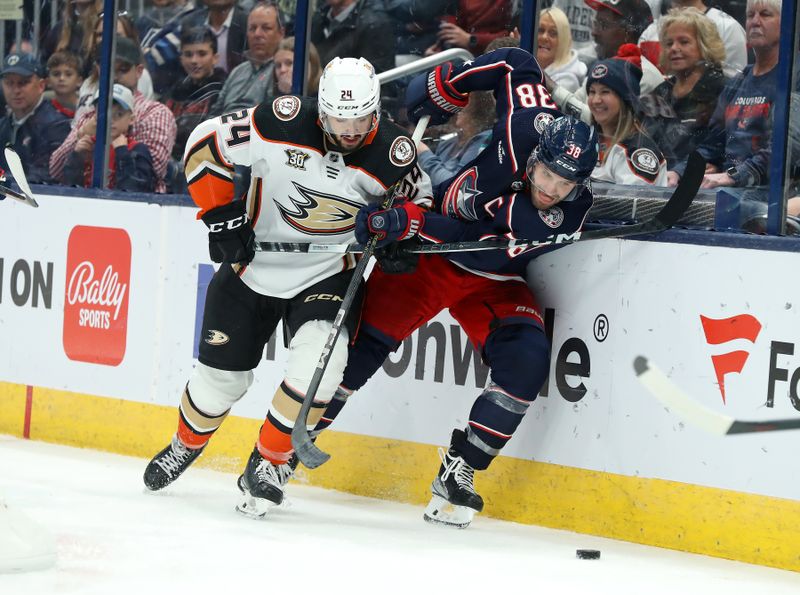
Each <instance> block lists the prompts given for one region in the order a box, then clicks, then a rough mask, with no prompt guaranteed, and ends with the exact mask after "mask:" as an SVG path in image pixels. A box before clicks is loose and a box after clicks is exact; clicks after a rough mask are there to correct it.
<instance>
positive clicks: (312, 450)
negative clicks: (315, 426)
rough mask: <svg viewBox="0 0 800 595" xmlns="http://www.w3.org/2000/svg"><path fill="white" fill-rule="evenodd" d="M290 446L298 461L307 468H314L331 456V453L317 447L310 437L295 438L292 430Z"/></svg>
mask: <svg viewBox="0 0 800 595" xmlns="http://www.w3.org/2000/svg"><path fill="white" fill-rule="evenodd" d="M306 435H308V434H306ZM292 447H293V448H294V452H295V454H296V455H297V458H298V459H300V462H301V463H303V465H305V466H306V467H308V468H309V469H316V468H317V467H319V466H320V465H324V464H325V463H326V462H328V459H330V458H331V455H329V454H328V453H326V452H324V451H322V450H320V449H319V448H317V446H316V445H315V444H314V443H313V442H311V439H310V438H309V439H308V440H302V439H300V440H295V434H294V432H292Z"/></svg>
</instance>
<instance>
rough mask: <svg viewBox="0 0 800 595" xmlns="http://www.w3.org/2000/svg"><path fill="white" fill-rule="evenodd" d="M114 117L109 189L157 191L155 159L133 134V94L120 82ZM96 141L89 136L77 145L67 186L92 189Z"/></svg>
mask: <svg viewBox="0 0 800 595" xmlns="http://www.w3.org/2000/svg"><path fill="white" fill-rule="evenodd" d="M111 114H112V119H111V134H110V138H111V148H112V150H111V153H110V157H109V160H108V164H107V167H108V170H109V176H108V187H109V188H115V189H117V190H126V191H129V192H153V191H154V190H155V187H156V173H155V171H154V169H153V156H152V155H151V154H150V150H149V149H148V148H147V146H146V145H144V144H142V143H139V142H136V139H134V138H133V136H132V135H131V126H132V125H133V118H134V114H133V93H132V92H131V90H130V89H128V88H127V87H124V86H123V85H121V84H119V83H117V84H115V85H114V96H113V104H112V106H111ZM95 142H96V138H95V136H94V135H88V134H87V135H84V136H82V137H81V138H80V139H78V141H77V142H76V143H75V148H74V149H73V150H72V153H70V154H69V157H67V163H66V166H65V167H64V182H65V183H66V184H70V185H72V186H83V187H86V188H88V187H90V186H91V184H92V173H93V169H94V164H93V162H92V153H93V151H94V145H95Z"/></svg>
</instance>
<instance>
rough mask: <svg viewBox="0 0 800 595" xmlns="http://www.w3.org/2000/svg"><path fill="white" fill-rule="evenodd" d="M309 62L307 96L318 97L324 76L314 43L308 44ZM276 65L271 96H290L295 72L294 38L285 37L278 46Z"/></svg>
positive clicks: (274, 59) (275, 58)
mask: <svg viewBox="0 0 800 595" xmlns="http://www.w3.org/2000/svg"><path fill="white" fill-rule="evenodd" d="M307 57H308V62H307V64H306V81H308V84H307V85H306V90H305V95H307V96H309V97H316V96H317V91H318V90H319V79H320V76H322V65H321V64H320V59H319V52H317V48H316V47H315V46H314V44H313V43H311V42H309V44H308V56H307ZM272 60H273V62H274V63H275V70H274V71H273V72H274V75H273V76H274V81H273V85H272V92H271V93H270V95H272V96H278V95H289V94H291V92H292V74H293V72H294V68H293V66H294V37H284V38H283V39H281V41H280V43H279V44H278V49H277V50H275V56H274V57H273V59H272Z"/></svg>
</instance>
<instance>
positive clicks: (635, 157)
mask: <svg viewBox="0 0 800 595" xmlns="http://www.w3.org/2000/svg"><path fill="white" fill-rule="evenodd" d="M631 163H633V166H634V167H635V168H636V169H638V170H641V171H643V172H645V173H647V174H651V175H655V174H656V173H658V157H656V154H655V153H653V151H651V150H650V149H636V150H635V151H634V152H633V153H632V154H631Z"/></svg>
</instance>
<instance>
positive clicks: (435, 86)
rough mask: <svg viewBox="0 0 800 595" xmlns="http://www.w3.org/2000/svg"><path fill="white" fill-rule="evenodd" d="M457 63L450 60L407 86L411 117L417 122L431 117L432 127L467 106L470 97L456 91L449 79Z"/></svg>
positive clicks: (409, 116) (414, 79) (407, 101)
mask: <svg viewBox="0 0 800 595" xmlns="http://www.w3.org/2000/svg"><path fill="white" fill-rule="evenodd" d="M452 70H453V65H452V64H450V63H449V62H446V63H444V64H442V65H440V66H437V67H436V68H434V69H433V70H431V71H430V72H429V73H427V74H418V75H417V76H415V77H414V78H413V79H411V82H409V83H408V87H407V88H406V109H407V111H408V119H409V120H411V121H412V122H414V124H416V123H417V122H419V119H420V118H421V117H422V116H426V115H427V116H430V117H431V120H430V122H429V123H428V125H429V126H439V125H441V124H444V123H445V122H447V120H449V119H450V116H452V115H453V114H457V113H458V112H460V111H461V110H462V109H464V106H466V105H467V101H468V100H469V97H468V96H467V95H465V94H463V93H459V92H458V91H456V90H455V89H454V88H453V86H452V85H451V84H450V82H449V80H448V78H449V76H450V73H451V72H452Z"/></svg>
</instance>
